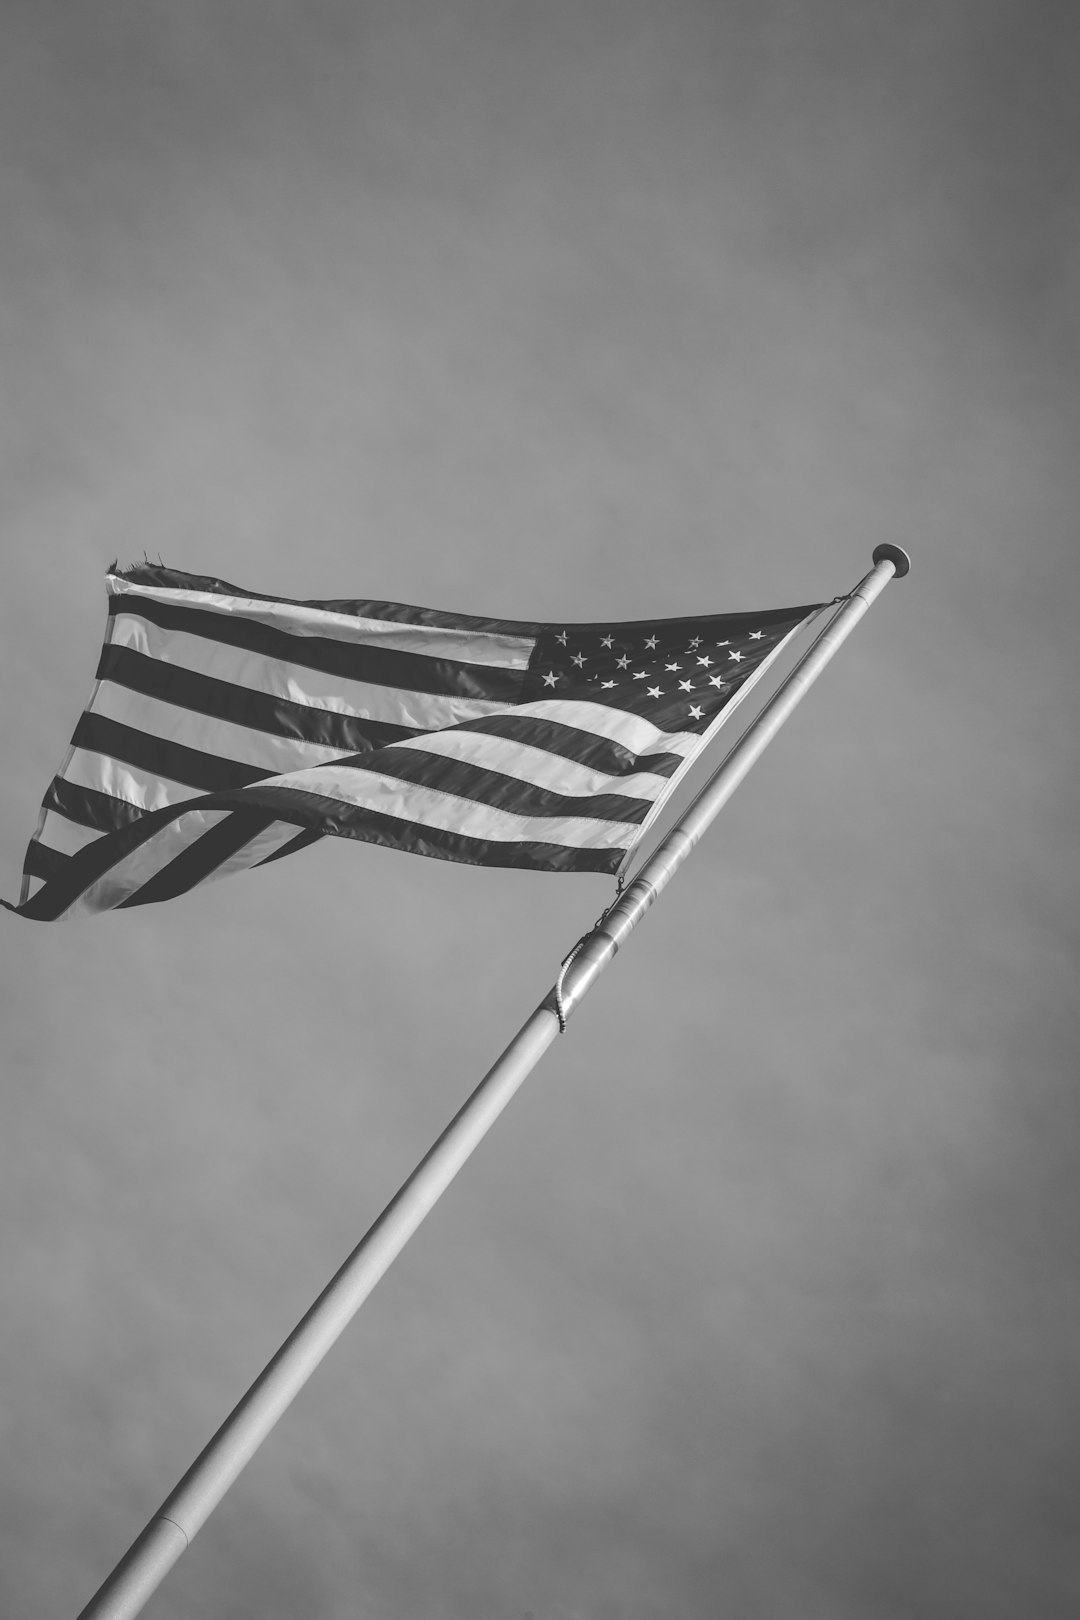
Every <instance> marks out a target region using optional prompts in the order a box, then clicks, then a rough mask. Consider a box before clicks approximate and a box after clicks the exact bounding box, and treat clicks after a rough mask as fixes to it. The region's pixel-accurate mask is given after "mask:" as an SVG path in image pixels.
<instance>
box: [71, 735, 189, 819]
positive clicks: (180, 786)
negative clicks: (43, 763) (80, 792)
mask: <svg viewBox="0 0 1080 1620" xmlns="http://www.w3.org/2000/svg"><path fill="white" fill-rule="evenodd" d="M61 780H62V781H64V782H71V783H72V784H73V785H74V786H75V787H84V788H96V789H97V791H98V792H99V793H108V794H110V795H111V796H112V797H113V798H114V799H123V800H124V801H125V803H126V804H134V805H138V807H139V809H140V810H163V809H164V808H165V806H166V805H167V804H183V802H184V800H185V799H197V798H200V797H201V796H202V794H203V792H204V789H203V788H193V787H190V786H189V785H188V784H187V783H186V782H170V781H169V780H168V778H167V777H164V776H161V775H159V774H158V772H157V771H144V770H141V769H140V768H139V766H138V765H125V764H124V762H123V760H119V759H113V758H112V756H111V755H110V754H95V753H94V752H92V750H90V749H88V748H75V749H73V750H72V754H71V758H70V759H69V760H68V761H67V763H66V765H65V766H64V769H63V771H62V773H61Z"/></svg>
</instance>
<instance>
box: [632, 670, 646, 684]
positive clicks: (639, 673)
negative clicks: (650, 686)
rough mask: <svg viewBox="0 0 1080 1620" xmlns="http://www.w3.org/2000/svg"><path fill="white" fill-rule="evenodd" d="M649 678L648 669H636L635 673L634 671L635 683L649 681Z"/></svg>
mask: <svg viewBox="0 0 1080 1620" xmlns="http://www.w3.org/2000/svg"><path fill="white" fill-rule="evenodd" d="M648 678H649V672H648V670H647V669H635V671H634V679H635V681H647V680H648Z"/></svg>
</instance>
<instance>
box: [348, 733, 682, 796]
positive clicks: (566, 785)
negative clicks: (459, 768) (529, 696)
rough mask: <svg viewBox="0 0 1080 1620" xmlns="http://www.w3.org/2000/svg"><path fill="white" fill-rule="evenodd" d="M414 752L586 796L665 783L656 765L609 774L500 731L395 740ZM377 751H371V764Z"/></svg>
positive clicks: (643, 790)
mask: <svg viewBox="0 0 1080 1620" xmlns="http://www.w3.org/2000/svg"><path fill="white" fill-rule="evenodd" d="M394 747H395V748H408V749H409V750H410V751H412V752H414V753H418V754H438V755H440V756H441V757H442V758H444V759H460V760H463V761H465V762H466V763H468V764H470V765H476V766H479V767H480V768H481V769H483V770H489V771H501V772H502V773H503V775H504V776H513V777H516V778H517V779H518V781H521V782H529V783H531V784H532V785H533V787H542V788H551V789H552V790H553V791H554V792H556V793H569V794H576V795H579V796H581V797H583V798H588V797H589V796H590V795H591V794H594V793H621V794H624V795H625V796H626V797H627V798H632V799H635V798H636V799H652V798H654V797H655V796H656V794H657V793H662V792H663V791H664V789H665V788H666V786H667V777H665V776H657V775H656V773H655V772H654V771H641V772H639V773H638V774H637V775H636V776H612V775H611V773H610V772H609V771H602V770H596V769H594V767H592V766H590V765H581V764H579V763H578V762H577V761H576V760H573V759H567V758H565V756H564V755H562V754H552V753H549V752H548V750H547V749H546V748H534V747H532V746H531V745H529V744H528V743H522V742H518V741H517V740H516V739H515V738H513V737H500V736H497V735H493V734H492V733H491V732H488V731H467V730H466V731H458V730H454V731H432V732H428V733H427V734H426V735H425V736H422V737H409V738H408V739H407V740H406V741H404V742H399V743H395V744H394ZM377 757H378V756H377V755H374V756H373V757H372V763H373V764H374V762H375V759H376V758H377Z"/></svg>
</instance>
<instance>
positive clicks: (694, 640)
mask: <svg viewBox="0 0 1080 1620" xmlns="http://www.w3.org/2000/svg"><path fill="white" fill-rule="evenodd" d="M690 646H691V647H692V648H693V647H700V646H701V637H700V636H691V637H690Z"/></svg>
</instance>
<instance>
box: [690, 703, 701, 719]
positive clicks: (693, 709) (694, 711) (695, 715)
mask: <svg viewBox="0 0 1080 1620" xmlns="http://www.w3.org/2000/svg"><path fill="white" fill-rule="evenodd" d="M690 718H691V720H700V719H701V710H700V709H699V708H698V706H697V704H696V703H691V705H690Z"/></svg>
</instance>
